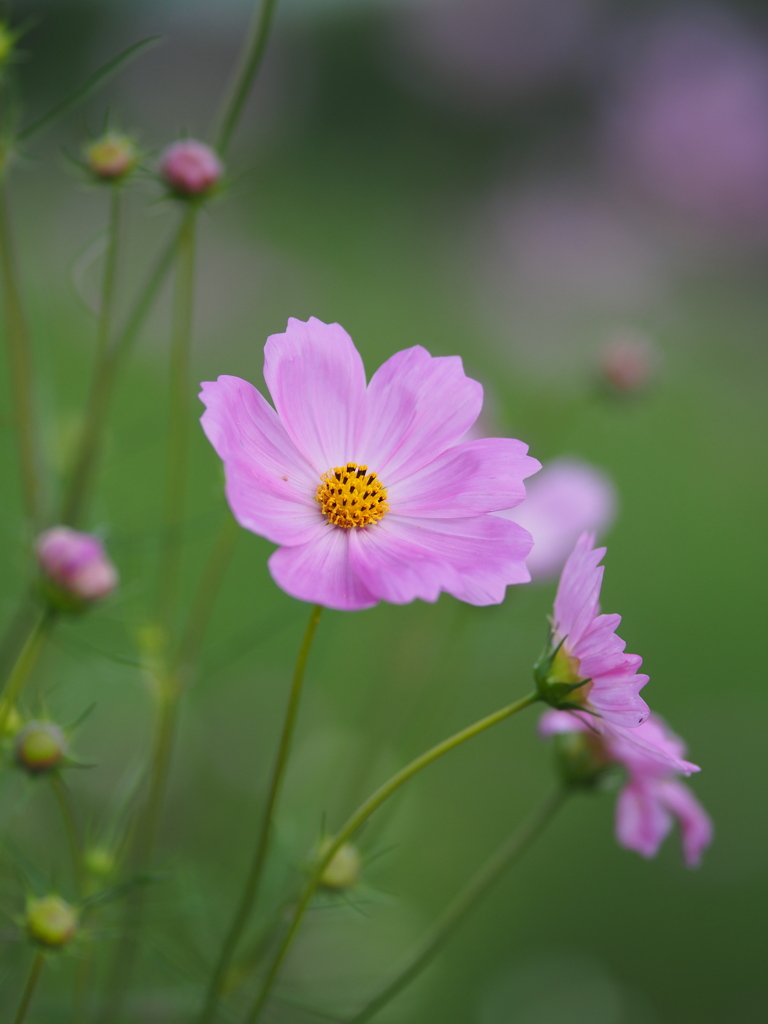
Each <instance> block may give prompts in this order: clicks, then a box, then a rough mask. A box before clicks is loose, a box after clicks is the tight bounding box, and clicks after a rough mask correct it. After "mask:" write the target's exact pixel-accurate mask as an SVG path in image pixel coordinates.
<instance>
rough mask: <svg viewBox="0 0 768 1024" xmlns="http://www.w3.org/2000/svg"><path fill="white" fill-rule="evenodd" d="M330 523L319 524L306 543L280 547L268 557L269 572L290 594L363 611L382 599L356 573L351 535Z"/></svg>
mask: <svg viewBox="0 0 768 1024" xmlns="http://www.w3.org/2000/svg"><path fill="white" fill-rule="evenodd" d="M353 532H359V531H356V530H354V529H353V530H342V529H340V528H339V527H336V526H332V525H331V524H330V523H328V522H325V521H324V522H322V523H321V524H319V525H318V526H317V527H316V530H315V533H314V535H313V536H312V538H311V539H310V540H309V541H307V543H306V544H301V545H299V546H298V547H283V548H278V549H277V551H275V552H274V554H272V556H271V557H270V559H269V563H268V564H269V571H270V572H271V573H272V578H273V580H274V581H275V583H277V585H278V586H279V587H282V589H283V590H284V591H285V592H286V593H287V594H290V595H291V597H296V598H298V599H299V600H300V601H310V602H312V603H313V604H321V605H324V606H325V607H326V608H336V609H337V610H338V611H345V612H348V611H360V610H361V609H363V608H371V607H373V605H375V604H376V602H377V601H378V600H379V595H374V594H372V593H371V592H370V591H369V590H368V589H367V587H366V586H365V584H364V583H363V582H362V581H361V580H360V579H359V577H358V576H356V575H355V573H354V572H353V570H352V568H351V566H350V558H349V548H350V545H349V540H350V537H349V534H350V533H353Z"/></svg>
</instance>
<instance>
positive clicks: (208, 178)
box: [160, 139, 224, 198]
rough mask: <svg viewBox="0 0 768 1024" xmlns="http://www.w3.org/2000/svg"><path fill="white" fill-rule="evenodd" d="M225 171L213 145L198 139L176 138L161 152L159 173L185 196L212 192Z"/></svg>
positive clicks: (180, 194) (176, 190)
mask: <svg viewBox="0 0 768 1024" xmlns="http://www.w3.org/2000/svg"><path fill="white" fill-rule="evenodd" d="M223 172H224V168H223V166H222V163H221V161H220V160H219V158H218V156H217V155H216V154H215V153H214V151H213V150H212V149H211V147H210V146H206V145H205V143H204V142H198V141H197V140H196V139H181V140H180V141H179V142H174V143H172V144H171V145H170V146H168V147H167V149H165V150H164V151H163V153H162V154H161V156H160V175H161V177H162V178H163V180H164V181H165V183H166V184H167V185H169V186H170V188H171V189H172V191H174V192H175V193H176V194H177V195H179V196H183V197H186V198H189V197H193V196H203V195H206V193H208V192H210V190H211V189H212V188H213V186H214V185H215V184H216V183H217V182H218V180H219V179H220V178H221V175H222V174H223Z"/></svg>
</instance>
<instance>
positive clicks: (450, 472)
mask: <svg viewBox="0 0 768 1024" xmlns="http://www.w3.org/2000/svg"><path fill="white" fill-rule="evenodd" d="M264 376H265V379H266V382H267V386H268V388H269V391H270V394H271V396H272V399H273V401H274V403H275V409H276V411H275V409H273V408H272V407H271V406H270V405H269V404H268V402H267V401H266V400H265V399H264V398H263V397H262V396H261V395H260V394H259V392H258V391H257V390H256V389H255V388H254V387H253V386H252V385H251V384H249V383H247V382H246V381H244V380H241V379H240V378H238V377H227V376H225V377H219V378H218V380H217V381H216V382H214V383H204V384H203V385H202V388H203V391H202V394H201V398H202V400H203V403H204V404H205V406H206V412H205V413H204V414H203V417H202V424H203V429H204V430H205V433H206V435H207V436H208V439H209V441H210V442H211V444H212V445H213V447H214V448H215V450H216V452H217V454H218V455H219V457H220V458H221V459H222V460H223V461H224V467H225V471H226V478H227V483H226V493H227V499H228V501H229V504H230V507H231V509H232V511H233V513H234V515H235V518H236V519H237V521H238V522H239V523H240V524H241V525H242V526H244V527H245V528H246V529H249V530H252V531H253V532H254V533H257V534H260V535H261V536H264V537H266V538H267V539H268V540H270V541H272V542H273V543H275V544H279V545H280V547H279V548H278V550H277V551H275V552H274V553H273V554H272V556H271V557H270V559H269V568H270V572H271V573H272V576H273V578H274V580H275V582H276V583H277V584H278V585H279V586H280V587H282V588H283V590H285V591H287V593H289V594H291V595H292V596H293V597H297V598H299V599H301V600H304V601H312V602H315V603H318V604H323V605H327V606H328V607H330V608H338V609H341V610H356V609H360V608H369V607H371V606H372V605H374V604H376V603H377V602H378V601H382V600H383V601H389V602H392V603H394V604H405V603H408V602H410V601H413V600H415V599H416V598H421V599H422V600H424V601H435V600H437V597H438V595H439V594H440V592H441V591H445V592H447V593H449V594H452V595H453V596H454V597H457V598H458V599H459V600H462V601H467V602H469V603H470V604H476V605H485V604H497V603H499V602H500V601H502V600H503V599H504V593H505V588H506V586H507V585H508V584H512V583H524V582H526V581H527V580H528V579H529V578H530V576H529V574H528V570H527V569H526V567H525V557H526V555H527V554H528V552H529V551H530V547H531V538H530V536H529V535H528V533H527V532H526V531H525V530H524V529H523V528H522V527H520V526H518V525H517V524H516V523H512V522H509V521H507V520H504V519H499V518H498V517H496V516H492V515H488V513H490V512H495V511H497V510H499V509H502V508H507V507H510V506H513V505H516V504H518V503H519V502H520V501H522V500H523V497H524V495H525V488H524V486H523V479H524V478H525V477H527V476H530V475H531V474H532V473H535V472H536V470H537V469H538V468H539V463H538V462H537V461H536V460H535V459H532V458H530V457H529V456H527V455H526V452H527V446H526V445H524V444H522V443H521V442H520V441H514V440H511V439H507V438H486V439H481V440H476V441H470V442H468V443H464V444H457V443H456V442H457V441H458V440H459V439H460V438H461V435H462V434H463V433H464V432H465V431H466V430H467V429H468V428H469V427H470V426H471V425H472V423H474V421H475V419H476V418H477V416H478V414H479V412H480V408H481V405H482V388H481V386H480V385H479V384H478V383H477V381H474V380H471V379H470V378H468V377H466V376H465V374H464V371H463V368H462V364H461V360H460V359H459V358H458V357H456V356H451V357H441V358H433V357H432V356H431V355H430V354H429V353H428V352H427V351H426V350H425V349H423V348H421V346H415V347H414V348H410V349H405V350H404V351H402V352H398V353H397V354H396V355H394V356H392V357H391V358H390V359H389V360H387V362H386V363H384V365H383V366H381V367H380V368H379V369H378V370H377V371H376V373H375V374H374V375H373V377H372V379H371V381H370V383H369V384H368V385H367V387H366V380H365V370H364V368H363V363H362V360H361V358H360V355H359V353H358V352H357V350H356V349H355V346H354V344H353V343H352V339H351V338H350V337H349V335H348V334H347V333H346V331H344V330H343V328H341V327H340V326H339V325H338V324H330V325H328V324H324V323H322V322H321V321H319V320H317V319H315V318H314V317H312V318H311V319H310V320H309V321H307V322H306V323H303V322H301V321H299V320H294V319H291V320H289V321H288V327H287V330H286V332H285V333H284V334H273V335H272V336H271V337H270V338H268V339H267V344H266V348H265V363H264Z"/></svg>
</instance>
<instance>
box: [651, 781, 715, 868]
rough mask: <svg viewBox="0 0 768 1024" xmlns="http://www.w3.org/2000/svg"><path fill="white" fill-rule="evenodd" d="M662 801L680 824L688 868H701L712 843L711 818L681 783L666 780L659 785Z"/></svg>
mask: <svg viewBox="0 0 768 1024" xmlns="http://www.w3.org/2000/svg"><path fill="white" fill-rule="evenodd" d="M658 794H659V799H660V800H661V802H662V803H663V804H664V806H665V807H666V808H667V810H668V811H671V812H672V814H674V816H675V817H676V818H677V820H678V821H679V822H680V831H681V833H682V839H683V856H684V857H685V863H686V864H687V865H688V867H689V868H695V867H698V865H699V864H700V862H701V855H702V853H703V852H704V850H706V848H707V847H708V846H709V844H710V843H711V842H712V836H713V828H712V819H711V818H710V816H709V815H708V814H707V812H706V811H705V810H704V808H703V807H702V806H701V804H700V803H699V801H698V800H697V799H696V797H695V796H694V795H693V793H692V792H691V791H690V789H689V788H688V787H687V786H685V785H684V784H683V783H682V782H678V780H677V779H665V780H664V781H662V782H660V783H659V784H658Z"/></svg>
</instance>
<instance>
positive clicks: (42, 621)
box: [0, 608, 56, 736]
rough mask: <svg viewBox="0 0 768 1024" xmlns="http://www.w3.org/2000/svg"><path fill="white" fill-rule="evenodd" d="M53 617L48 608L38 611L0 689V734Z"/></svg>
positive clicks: (41, 646) (18, 696) (25, 681)
mask: <svg viewBox="0 0 768 1024" xmlns="http://www.w3.org/2000/svg"><path fill="white" fill-rule="evenodd" d="M55 618H56V614H55V612H53V611H52V610H51V609H50V608H44V609H43V610H42V611H40V612H39V613H38V616H37V619H36V620H35V623H34V625H33V626H32V629H31V630H30V633H29V636H28V637H27V639H26V642H25V644H24V646H23V647H22V649H21V651H20V653H19V656H18V657H17V659H16V663H15V664H14V666H13V668H12V669H11V672H10V675H9V676H8V679H7V681H6V683H5V687H4V688H3V689H1V690H0V696H2V700H0V736H1V735H2V734H3V732H4V730H5V727H6V725H7V723H8V718H9V716H10V714H11V712H12V711H13V709H14V708H15V707H16V705H17V704H18V702H19V698H20V697H21V695H22V693H23V692H24V687H25V686H26V685H27V680H28V679H29V676H30V674H31V672H32V669H33V668H34V667H35V665H36V664H37V659H38V658H39V657H40V652H41V651H42V649H43V646H44V645H45V641H46V639H47V637H48V634H49V632H50V630H51V626H52V625H53V622H54V620H55Z"/></svg>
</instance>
